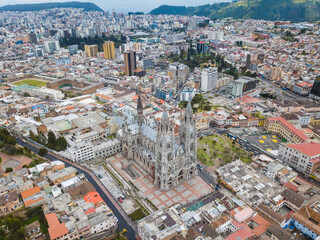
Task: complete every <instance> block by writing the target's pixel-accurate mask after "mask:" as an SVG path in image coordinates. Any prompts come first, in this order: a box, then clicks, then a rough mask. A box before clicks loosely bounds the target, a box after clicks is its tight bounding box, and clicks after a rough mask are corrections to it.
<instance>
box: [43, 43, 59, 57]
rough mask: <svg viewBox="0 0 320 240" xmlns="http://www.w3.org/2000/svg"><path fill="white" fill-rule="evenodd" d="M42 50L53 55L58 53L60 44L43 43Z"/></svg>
mask: <svg viewBox="0 0 320 240" xmlns="http://www.w3.org/2000/svg"><path fill="white" fill-rule="evenodd" d="M43 46H44V50H45V52H46V53H49V54H51V53H53V52H59V51H60V43H59V41H58V40H47V41H44V43H43Z"/></svg>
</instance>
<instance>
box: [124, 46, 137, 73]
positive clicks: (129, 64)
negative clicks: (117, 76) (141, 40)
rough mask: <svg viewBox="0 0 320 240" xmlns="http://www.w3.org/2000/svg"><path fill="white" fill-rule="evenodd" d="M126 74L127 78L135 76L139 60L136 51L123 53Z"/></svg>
mask: <svg viewBox="0 0 320 240" xmlns="http://www.w3.org/2000/svg"><path fill="white" fill-rule="evenodd" d="M123 57H124V67H125V74H126V75H127V76H133V75H134V71H135V70H136V69H137V60H136V52H135V51H132V50H131V51H127V52H125V53H123Z"/></svg>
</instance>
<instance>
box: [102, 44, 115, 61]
mask: <svg viewBox="0 0 320 240" xmlns="http://www.w3.org/2000/svg"><path fill="white" fill-rule="evenodd" d="M103 56H104V58H105V59H114V58H115V56H116V55H115V50H114V42H112V41H107V42H105V43H104V44H103Z"/></svg>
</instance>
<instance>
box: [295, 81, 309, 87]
mask: <svg viewBox="0 0 320 240" xmlns="http://www.w3.org/2000/svg"><path fill="white" fill-rule="evenodd" d="M296 85H297V86H299V87H312V86H313V84H312V83H307V82H301V83H297V84H296Z"/></svg>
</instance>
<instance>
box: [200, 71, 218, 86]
mask: <svg viewBox="0 0 320 240" xmlns="http://www.w3.org/2000/svg"><path fill="white" fill-rule="evenodd" d="M218 76H219V73H218V70H217V69H216V68H205V69H203V70H202V72H201V90H202V91H204V92H208V91H211V90H213V89H214V88H216V87H217V83H218Z"/></svg>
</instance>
